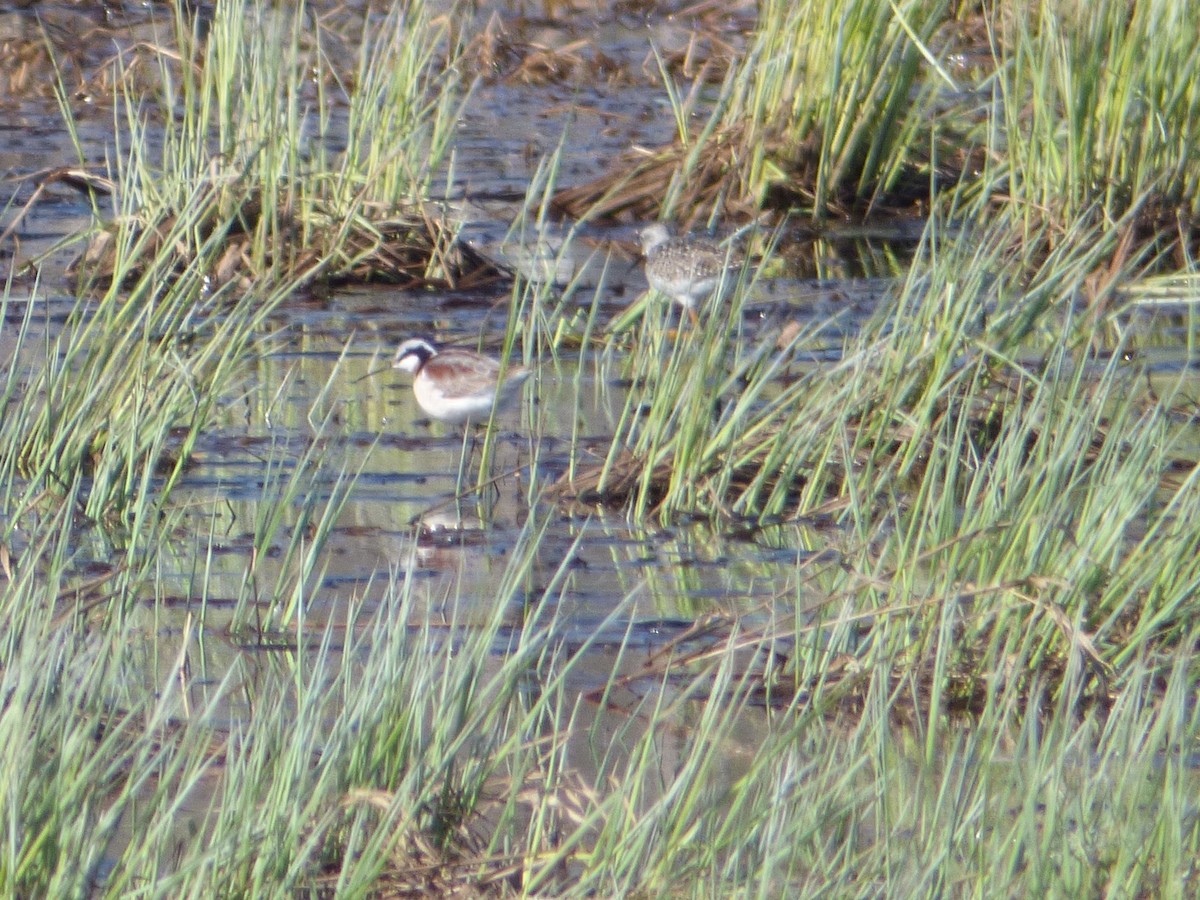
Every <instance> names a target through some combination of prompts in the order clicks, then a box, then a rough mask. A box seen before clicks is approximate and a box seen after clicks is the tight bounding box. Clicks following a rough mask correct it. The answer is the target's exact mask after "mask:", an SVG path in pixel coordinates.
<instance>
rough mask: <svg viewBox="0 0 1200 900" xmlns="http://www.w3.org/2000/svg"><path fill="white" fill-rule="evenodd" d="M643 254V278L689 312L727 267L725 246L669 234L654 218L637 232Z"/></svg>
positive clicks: (713, 287) (718, 281) (716, 284)
mask: <svg viewBox="0 0 1200 900" xmlns="http://www.w3.org/2000/svg"><path fill="white" fill-rule="evenodd" d="M639 237H640V238H641V240H642V251H643V252H644V253H645V254H646V280H647V281H648V282H649V283H650V287H651V288H652V289H654V290H656V291H658V292H659V293H663V294H666V295H667V296H668V297H670V298H671V299H672V300H674V301H675V302H676V303H678V304H680V305H681V306H683V307H684V309H686V310H688V311H689V312H692V313H694V311H695V307H696V304H697V303H699V302H700V300H702V299H704V298H706V297H708V296H709V295H710V294H712V292H713V291H714V290H715V289H716V288H717V286H718V285H719V284H720V282H721V276H722V275H723V274H724V273H725V270H726V268H727V263H726V260H727V256H726V253H725V250H723V249H722V248H721V247H719V246H718V245H716V244H714V243H712V242H711V241H705V240H684V239H681V238H673V237H671V235H670V232H668V231H667V227H666V226H665V225H663V224H661V223H658V222H656V223H655V224H653V225H647V226H646V227H645V228H643V229H642V230H641V232H640V233H639Z"/></svg>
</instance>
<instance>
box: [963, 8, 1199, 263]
mask: <svg viewBox="0 0 1200 900" xmlns="http://www.w3.org/2000/svg"><path fill="white" fill-rule="evenodd" d="M987 21H988V25H989V29H990V36H991V39H992V41H993V52H994V53H995V56H996V73H995V80H994V81H993V82H992V87H993V90H994V91H995V93H996V98H997V113H996V116H995V119H994V121H993V123H992V134H994V135H995V138H994V140H993V147H992V150H993V152H992V153H991V154H990V156H991V159H992V160H994V167H995V169H996V172H995V175H994V176H993V178H994V179H1003V181H1002V184H1003V185H1004V192H1003V195H1002V198H1003V199H1006V200H1008V201H1009V202H1011V203H1012V204H1013V205H1014V206H1015V207H1016V208H1017V209H1016V212H1015V216H1016V218H1017V219H1018V220H1019V221H1023V222H1025V223H1027V225H1028V224H1031V225H1032V226H1033V227H1035V228H1036V227H1037V223H1039V222H1042V221H1049V222H1051V223H1053V224H1054V225H1055V226H1057V227H1059V228H1062V229H1064V230H1067V229H1069V227H1070V225H1071V224H1072V223H1074V222H1075V221H1076V220H1078V219H1079V218H1081V217H1088V218H1091V219H1095V220H1098V221H1103V222H1105V223H1109V224H1111V223H1113V222H1116V221H1117V220H1119V219H1121V218H1122V217H1123V216H1125V214H1126V213H1127V212H1129V211H1130V210H1132V209H1135V208H1138V207H1141V214H1140V215H1139V217H1138V220H1137V222H1136V224H1137V225H1138V227H1139V230H1140V231H1142V232H1143V233H1144V235H1146V236H1153V235H1154V234H1155V233H1157V232H1158V231H1159V230H1162V231H1165V232H1166V233H1167V236H1168V237H1169V236H1171V235H1176V236H1182V237H1184V239H1185V240H1189V241H1190V240H1192V239H1194V238H1193V228H1194V226H1193V225H1192V222H1193V220H1194V219H1195V217H1196V213H1197V207H1196V203H1197V201H1196V197H1197V187H1198V186H1200V163H1197V160H1198V159H1200V93H1198V92H1197V90H1196V86H1195V80H1194V79H1193V78H1192V77H1191V73H1192V72H1194V71H1195V69H1196V66H1197V65H1198V64H1200V49H1198V48H1197V46H1196V42H1195V41H1194V40H1193V36H1194V35H1195V34H1196V29H1197V28H1198V27H1200V11H1197V10H1196V9H1195V8H1193V7H1192V6H1190V5H1187V4H1184V5H1180V6H1164V5H1154V4H1150V5H1139V6H1136V7H1133V8H1130V7H1129V6H1128V5H1126V4H1123V3H1117V2H1106V3H1096V4H1089V5H1085V6H1069V7H1063V6H1061V5H1059V4H1055V3H1050V2H1040V3H1037V4H1035V5H1034V6H1033V7H1032V9H1031V8H1029V7H1027V6H1024V5H1020V4H1002V5H1001V6H1000V7H999V8H998V9H997V11H996V13H995V15H993V16H989V17H988V20H987ZM993 183H996V182H993Z"/></svg>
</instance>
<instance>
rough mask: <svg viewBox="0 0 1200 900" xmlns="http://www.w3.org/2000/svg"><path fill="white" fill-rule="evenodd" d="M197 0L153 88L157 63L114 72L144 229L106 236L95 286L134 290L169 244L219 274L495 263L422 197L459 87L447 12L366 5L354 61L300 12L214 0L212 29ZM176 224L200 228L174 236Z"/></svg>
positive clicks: (403, 276) (448, 132)
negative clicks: (370, 10)
mask: <svg viewBox="0 0 1200 900" xmlns="http://www.w3.org/2000/svg"><path fill="white" fill-rule="evenodd" d="M184 10H185V7H177V13H176V18H175V23H174V28H173V30H172V32H171V34H170V35H169V36H164V41H168V42H169V43H168V44H166V45H164V46H163V47H161V48H159V52H158V54H157V57H156V58H157V60H158V69H157V72H156V73H155V75H156V77H155V78H154V79H152V80H151V83H150V85H149V87H146V86H144V82H145V81H147V80H149V79H146V78H145V77H144V74H145V73H144V72H143V71H142V70H144V69H145V68H146V67H145V65H144V64H140V65H139V66H138V71H139V74H140V75H141V76H142V77H140V78H134V77H133V73H132V71H130V70H124V69H120V68H119V69H118V72H117V77H116V78H115V81H116V83H117V84H118V85H119V86H120V93H119V94H118V97H117V100H118V104H117V107H118V117H119V122H120V125H121V127H122V128H123V129H124V134H125V137H124V138H123V141H127V142H128V146H127V149H124V150H123V152H122V153H121V154H120V155H119V156H118V158H117V159H116V160H114V164H115V165H116V166H117V170H118V171H117V177H116V179H115V180H116V182H117V194H118V196H119V198H120V203H121V208H122V217H121V218H120V219H119V220H118V222H117V223H116V225H117V228H118V229H120V230H121V231H125V232H128V233H130V234H132V235H134V236H136V238H137V239H136V240H122V239H120V237H119V236H117V237H115V238H114V235H113V231H114V229H109V230H106V231H104V232H101V234H100V237H99V239H98V240H97V241H95V242H93V244H92V246H91V247H90V248H89V251H88V253H87V254H85V255H84V257H82V259H81V261H80V264H79V265H78V266H77V269H78V276H79V278H80V280H81V281H82V282H84V283H92V284H96V283H98V284H100V285H101V286H103V285H104V284H107V283H108V282H110V281H112V280H113V278H114V272H117V271H120V272H121V273H122V276H123V280H121V281H119V282H118V283H121V284H123V285H124V286H128V285H129V280H130V279H131V278H136V277H138V276H140V275H141V274H142V272H143V264H144V261H145V255H147V254H149V255H152V254H153V253H154V252H156V251H157V250H158V249H160V248H163V247H168V248H170V250H171V252H172V253H173V254H174V255H175V257H176V260H177V266H178V267H179V268H182V267H183V266H186V265H188V264H190V263H191V262H192V261H193V260H197V259H198V257H199V254H200V252H201V249H202V248H205V249H207V250H208V251H209V256H208V257H207V258H205V259H203V260H200V262H201V265H202V266H203V268H204V270H205V273H206V275H207V277H208V278H210V279H211V280H212V281H213V282H214V283H218V284H222V283H227V282H230V281H234V280H238V279H248V278H253V277H260V276H266V275H270V276H271V277H272V278H273V279H275V280H276V281H284V280H287V281H298V282H306V281H311V280H312V279H314V278H317V277H321V278H323V279H326V280H328V281H332V282H338V281H344V280H352V279H353V280H369V279H372V278H375V279H383V280H389V281H395V282H399V283H402V284H406V285H420V284H428V285H432V286H442V287H445V286H448V285H449V286H455V285H457V284H458V283H459V282H461V281H463V280H469V279H472V278H476V279H478V278H485V277H496V276H497V274H498V273H497V271H496V270H495V269H494V268H492V267H490V266H489V265H488V264H487V263H486V261H485V260H483V259H481V258H480V257H478V256H476V255H474V254H472V253H471V252H470V251H469V250H468V249H464V248H462V247H458V246H457V245H456V244H455V242H454V240H453V235H454V231H455V229H454V226H453V225H452V224H450V223H448V222H446V221H444V219H443V218H442V217H441V216H440V215H439V214H437V213H436V212H435V211H434V210H432V209H431V208H426V206H425V201H426V199H427V198H428V195H429V190H430V186H431V183H432V180H433V179H434V177H435V176H437V175H438V174H440V168H441V166H442V164H443V162H444V160H445V157H446V154H447V152H448V150H449V141H450V138H451V136H452V134H453V126H454V120H455V117H456V115H457V111H458V108H459V104H460V102H461V93H462V89H461V87H460V85H459V83H458V80H457V77H456V68H455V58H456V55H457V53H458V52H459V50H458V47H457V45H456V44H453V43H451V42H450V39H449V37H448V33H447V30H446V27H445V24H446V20H445V19H440V20H435V19H434V18H433V17H432V16H431V15H430V13H429V12H428V10H427V9H426V7H425V6H424V5H423V4H405V5H399V4H397V5H394V6H393V7H392V9H391V11H390V12H389V13H388V14H387V15H385V16H383V17H382V18H379V19H376V18H374V17H373V16H365V17H364V19H363V24H362V33H361V35H360V41H359V47H360V49H359V51H358V57H357V62H356V65H355V66H354V67H350V68H342V67H341V66H340V64H339V63H340V61H338V60H335V59H332V58H331V57H330V56H329V55H327V54H326V53H325V52H324V49H323V48H322V46H321V44H320V36H321V31H320V29H319V28H318V29H317V30H316V31H312V30H311V29H309V28H308V27H307V25H306V23H307V22H308V21H309V20H308V16H307V13H306V11H305V10H304V9H303V8H301V9H292V8H288V9H277V8H273V7H271V6H269V5H267V4H261V3H255V2H250V0H236V2H235V0H230V2H224V3H219V4H217V7H216V9H215V11H214V12H213V16H212V21H211V23H209V24H208V25H207V27H206V28H205V29H203V37H201V36H200V35H201V29H200V26H199V25H198V22H199V19H198V18H189V17H188V16H187V15H186V14H185V12H184ZM193 15H194V16H198V15H199V13H193ZM114 65H116V66H118V67H119V66H120V65H121V60H120V59H118V60H117V61H116V63H114ZM310 75H311V77H310ZM343 108H345V110H346V115H345V118H344V119H343V118H342V117H341V116H340V115H339V114H338V113H339V110H341V109H343ZM199 210H203V213H200V212H199ZM180 219H183V220H185V221H187V222H188V223H189V225H190V227H189V228H187V229H182V230H179V231H177V232H175V233H173V235H172V236H173V237H174V240H173V241H171V242H167V241H166V240H165V238H166V235H167V233H168V232H171V231H172V226H173V224H174V223H175V222H176V221H177V220H180ZM130 250H135V251H140V252H142V253H143V257H142V258H135V259H128V258H126V257H125V256H124V255H123V254H126V253H128V252H129V251H130Z"/></svg>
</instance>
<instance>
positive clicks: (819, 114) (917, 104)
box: [556, 0, 949, 221]
mask: <svg viewBox="0 0 1200 900" xmlns="http://www.w3.org/2000/svg"><path fill="white" fill-rule="evenodd" d="M948 13H949V5H948V4H943V3H935V4H924V3H915V2H908V3H901V4H892V5H880V4H876V3H868V2H860V0H830V2H813V3H805V4H795V3H787V2H770V3H765V4H760V9H759V17H758V25H757V28H756V32H755V39H754V42H753V45H752V47H751V49H750V50H749V52H748V53H747V54H746V55H745V57H744V58H743V59H742V60H741V61H740V63H739V64H738V66H737V67H736V69H734V70H732V71H731V72H730V73H729V74H728V76H727V77H726V79H725V82H724V84H723V85H722V88H721V91H720V94H719V96H718V97H717V98H716V100H715V101H714V102H713V103H712V106H711V108H710V109H709V110H708V111H707V112H705V113H704V114H703V116H702V122H703V124H702V126H701V127H700V128H697V129H693V127H692V126H691V124H690V123H691V122H692V121H693V119H694V118H695V115H694V114H695V111H696V106H697V105H698V103H699V99H700V97H702V96H704V95H703V94H702V93H701V92H700V91H698V90H696V89H693V90H692V91H690V92H688V93H687V94H686V95H685V94H684V93H683V92H682V91H680V90H679V89H678V88H676V87H675V86H674V83H673V82H672V80H671V76H670V75H669V73H667V71H666V70H665V68H664V70H663V78H664V82H665V83H666V85H667V90H668V97H669V98H670V101H671V105H672V110H673V112H674V115H675V120H676V122H677V123H678V128H679V134H678V136H677V139H676V142H675V143H674V144H673V145H672V146H670V147H665V148H660V149H659V150H657V151H655V152H653V153H651V154H648V155H647V154H645V153H640V154H633V155H630V156H629V158H627V159H623V160H621V161H620V163H619V164H618V166H617V167H616V170H615V172H614V173H613V174H611V175H607V176H604V177H602V178H601V179H598V180H597V181H596V182H594V183H593V184H591V185H585V186H580V187H576V188H570V189H567V190H565V191H563V192H562V193H560V194H559V196H558V197H557V198H556V203H557V205H558V206H559V208H562V209H564V210H567V211H569V212H574V213H576V214H581V213H583V212H584V211H588V210H592V211H593V214H595V213H601V214H612V213H616V212H620V211H631V212H633V213H634V214H636V215H638V216H640V217H644V218H650V217H655V216H657V215H659V214H664V213H665V214H669V215H677V216H679V217H680V218H683V219H685V220H688V221H691V220H694V219H697V218H701V219H702V218H705V217H712V216H716V215H719V214H721V213H722V212H724V211H728V210H733V211H736V212H737V213H740V214H742V215H746V214H750V215H753V214H754V213H755V212H756V211H757V210H759V209H761V208H762V206H763V205H764V204H765V203H768V202H769V203H770V204H772V205H775V206H784V207H790V206H802V207H804V208H805V209H807V210H809V211H810V213H811V214H812V215H813V216H816V217H824V216H826V215H827V214H829V213H830V212H834V211H838V212H844V211H847V210H849V209H858V210H861V209H863V208H867V207H869V206H872V205H891V206H893V207H896V206H906V205H908V204H909V203H911V201H912V199H913V197H914V196H922V197H923V196H927V191H928V184H929V176H928V174H927V173H926V170H927V168H928V161H929V159H930V156H931V145H932V144H933V143H935V142H936V141H937V140H941V138H940V137H939V132H940V130H941V129H942V128H943V127H944V126H943V125H942V124H941V123H940V121H939V119H938V117H937V116H936V115H935V106H934V104H935V100H936V99H937V91H936V88H938V87H939V86H940V83H934V82H932V81H931V80H930V79H929V78H928V77H927V73H926V70H925V68H924V67H923V63H924V62H925V61H926V60H927V59H932V54H931V52H930V50H929V49H928V44H929V42H930V40H931V39H932V37H933V35H934V34H935V32H937V31H938V29H939V28H941V27H943V26H944V25H945V24H946V20H947V16H948ZM914 185H915V186H916V188H917V192H916V194H914V193H913V188H914Z"/></svg>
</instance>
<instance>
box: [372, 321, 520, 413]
mask: <svg viewBox="0 0 1200 900" xmlns="http://www.w3.org/2000/svg"><path fill="white" fill-rule="evenodd" d="M392 365H393V366H394V367H395V368H397V369H403V370H404V371H406V372H411V373H412V374H413V375H414V376H415V377H414V378H413V394H415V395H416V398H417V403H418V404H419V405H420V407H421V409H423V410H425V412H427V413H429V415H430V416H432V417H433V418H435V419H437V420H438V421H440V422H449V423H450V424H455V425H457V424H461V423H463V422H466V421H468V420H470V419H476V420H479V419H486V418H487V417H488V416H490V415H491V413H492V408H493V407H496V408H500V407H503V406H504V405H506V404H507V403H508V402H509V401H511V400H512V399H514V398H515V397H516V396H517V392H518V389H519V388H520V386H521V383H522V382H523V381H524V380H525V379H526V378H528V377H529V373H530V370H529V369H528V368H527V367H525V366H509V367H508V368H507V369H505V371H504V376H503V379H501V376H500V363H498V362H497V361H496V360H494V359H492V358H491V357H489V356H483V355H481V354H479V353H475V352H473V351H471V350H463V349H461V348H458V347H448V348H447V349H445V350H439V349H438V348H437V346H436V345H435V344H433V343H432V342H430V341H427V340H425V339H424V338H409V339H408V340H407V341H405V342H404V343H403V344H401V345H400V347H399V348H398V349H397V350H396V358H395V360H394V361H393V362H392Z"/></svg>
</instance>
